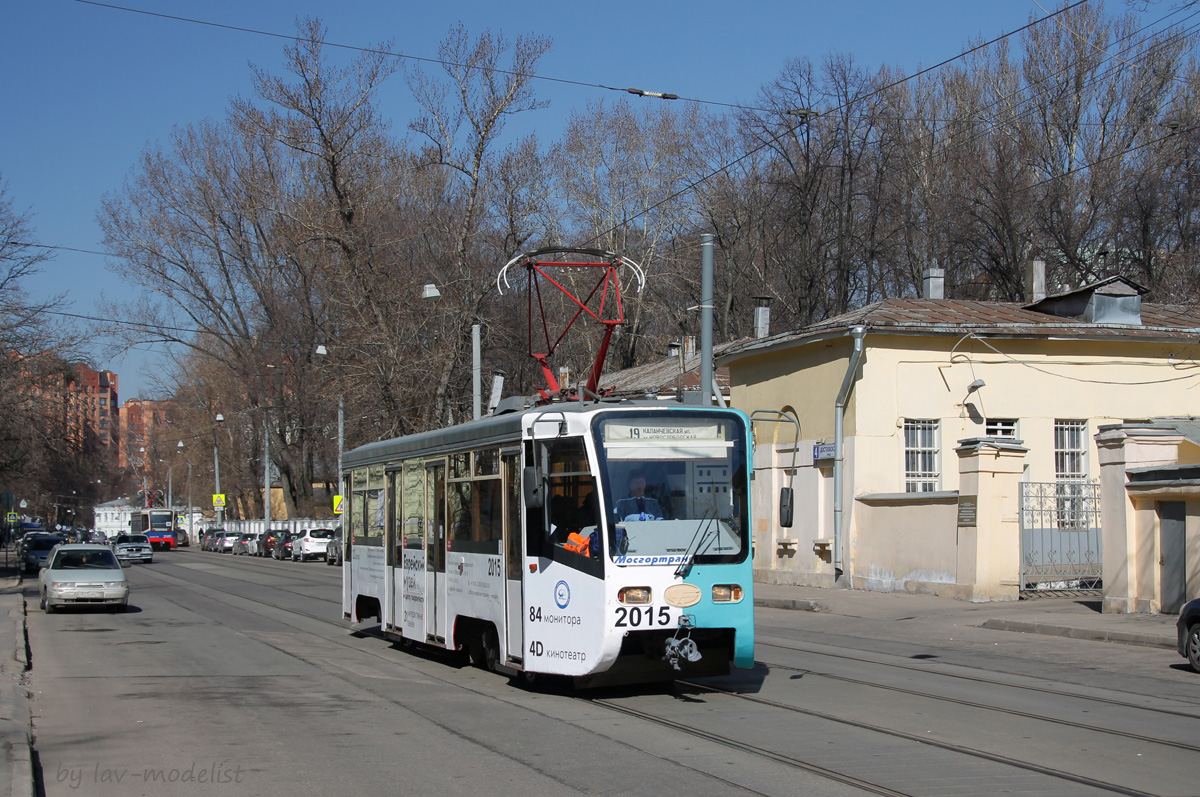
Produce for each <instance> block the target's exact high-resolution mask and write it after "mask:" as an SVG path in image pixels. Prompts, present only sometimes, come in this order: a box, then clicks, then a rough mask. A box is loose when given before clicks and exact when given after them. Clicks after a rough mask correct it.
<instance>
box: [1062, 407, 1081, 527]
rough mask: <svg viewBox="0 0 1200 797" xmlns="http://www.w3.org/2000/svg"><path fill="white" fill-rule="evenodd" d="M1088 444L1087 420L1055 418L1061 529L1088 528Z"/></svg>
mask: <svg viewBox="0 0 1200 797" xmlns="http://www.w3.org/2000/svg"><path fill="white" fill-rule="evenodd" d="M1087 448H1088V444H1087V421H1063V420H1056V421H1055V422H1054V479H1055V481H1057V482H1058V483H1059V484H1058V499H1057V502H1056V503H1057V506H1056V510H1057V513H1056V514H1057V518H1056V520H1057V526H1058V528H1060V529H1084V528H1087V525H1088V517H1089V514H1088V512H1087V502H1086V500H1085V496H1086V492H1085V491H1086V489H1087V485H1086V484H1085V482H1086V481H1087Z"/></svg>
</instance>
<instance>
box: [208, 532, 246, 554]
mask: <svg viewBox="0 0 1200 797" xmlns="http://www.w3.org/2000/svg"><path fill="white" fill-rule="evenodd" d="M241 536H242V535H240V534H238V533H237V532H236V531H225V532H222V533H221V536H220V537H218V538H217V539H216V540H214V541H213V550H214V551H216V552H217V553H232V552H233V544H234V543H235V542H237V541H238V538H239V537H241Z"/></svg>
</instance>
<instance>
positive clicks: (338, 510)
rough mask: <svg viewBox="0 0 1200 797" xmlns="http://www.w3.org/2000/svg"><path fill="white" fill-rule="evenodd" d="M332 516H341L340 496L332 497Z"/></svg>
mask: <svg viewBox="0 0 1200 797" xmlns="http://www.w3.org/2000/svg"><path fill="white" fill-rule="evenodd" d="M333 514H335V515H340V514H342V497H341V496H340V495H335V496H334V497H333Z"/></svg>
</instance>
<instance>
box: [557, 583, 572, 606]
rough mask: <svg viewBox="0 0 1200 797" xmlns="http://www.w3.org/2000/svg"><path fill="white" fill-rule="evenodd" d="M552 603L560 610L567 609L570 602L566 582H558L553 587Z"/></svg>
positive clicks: (568, 588) (569, 591)
mask: <svg viewBox="0 0 1200 797" xmlns="http://www.w3.org/2000/svg"><path fill="white" fill-rule="evenodd" d="M554 602H555V603H556V604H557V605H558V608H560V609H565V608H567V604H568V603H570V602H571V588H570V587H568V586H567V582H565V581H560V582H558V583H557V584H555V585H554Z"/></svg>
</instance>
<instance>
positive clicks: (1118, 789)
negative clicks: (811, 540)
mask: <svg viewBox="0 0 1200 797" xmlns="http://www.w3.org/2000/svg"><path fill="white" fill-rule="evenodd" d="M237 569H239V570H240V569H243V568H241V567H238V568H237ZM245 569H247V570H248V569H249V567H247V568H245ZM200 572H204V571H200ZM163 575H166V574H163ZM209 588H210V589H213V590H216V591H219V592H222V593H226V594H228V595H229V596H231V597H235V598H238V599H240V600H241V601H249V602H251V603H253V604H257V605H261V606H263V607H269V608H271V609H273V610H276V611H279V612H284V613H287V614H292V615H294V616H297V617H303V618H306V619H309V620H316V621H318V622H320V623H321V624H323V625H327V626H332V627H334V628H337V629H340V630H343V631H345V630H347V625H346V623H345V622H344V621H342V620H338V619H333V618H330V617H328V616H322V615H320V614H316V613H312V612H308V611H304V610H303V609H300V608H298V607H296V606H294V605H285V603H286V602H276V601H270V600H264V599H263V598H262V597H260V596H253V595H250V594H245V593H243V592H241V591H239V590H237V589H236V588H233V587H232V585H221V586H219V587H211V586H210V587H209ZM281 591H283V592H287V593H290V594H292V595H296V596H300V597H304V598H307V599H309V600H319V599H317V598H314V596H312V595H311V594H308V593H306V592H304V591H302V590H291V589H281ZM214 597H215V596H214ZM297 629H298V630H303V629H301V628H300V627H299V626H297ZM357 635H358V636H359V637H360V639H359V640H358V641H357V643H355V642H351V641H350V639H349V638H348V637H343V638H336V637H334V638H332V639H331V640H330V641H332V642H333V643H334V644H336V645H338V646H341V647H345V648H347V649H349V650H353V651H354V652H356V653H357V654H358V655H366V656H369V657H371V658H374V659H381V660H386V661H389V662H392V663H395V661H396V659H397V653H396V651H395V649H394V648H392V647H390V646H389V648H388V649H387V650H378V649H374V648H373V646H372V645H370V644H369V643H367V644H364V640H363V639H362V637H369V638H378V639H380V640H381V641H384V642H389V641H388V640H387V639H386V638H385V637H384V636H383V635H382V634H378V633H374V632H373V629H365V630H360V631H358V632H357ZM389 645H390V642H389ZM762 647H773V648H779V649H787V646H783V645H764V646H762ZM793 649H794V650H796V651H798V652H805V653H812V652H813V651H810V650H805V649H803V648H799V647H798V648H793ZM829 655H836V654H829ZM845 657H846V658H852V659H856V660H858V661H860V662H862V663H864V664H870V665H872V666H895V667H898V668H901V669H909V668H910V669H913V670H915V671H920V672H922V673H925V674H931V673H930V670H928V669H924V668H920V667H916V666H912V667H909V666H907V665H904V664H902V663H896V664H884V663H881V662H879V661H877V660H873V659H870V658H867V657H854V656H852V655H850V654H845ZM442 666H445V665H444V664H443V665H442ZM767 666H769V667H770V668H771V669H773V670H779V671H783V672H793V673H807V674H812V675H817V676H820V677H823V678H833V679H836V680H839V681H841V682H844V683H846V684H848V685H853V686H862V685H870V686H872V687H876V688H881V689H890V690H891V691H894V692H897V693H901V694H906V695H910V696H912V697H916V698H919V699H924V700H937V701H942V702H948V703H950V704H953V705H960V706H962V707H963V708H969V709H973V710H990V711H1002V712H1004V713H1007V714H1010V715H1013V716H1017V717H1020V718H1022V719H1030V720H1036V721H1047V722H1057V723H1059V724H1062V725H1066V726H1069V727H1072V728H1076V729H1079V730H1083V731H1087V732H1090V733H1101V734H1106V735H1111V736H1118V737H1121V738H1124V739H1127V740H1136V741H1139V742H1141V743H1143V744H1147V745H1164V746H1170V747H1174V748H1177V749H1180V750H1184V751H1187V752H1200V747H1197V746H1195V745H1190V744H1187V743H1181V742H1176V741H1174V740H1170V739H1160V738H1154V737H1149V736H1145V735H1139V734H1132V733H1129V732H1123V731H1119V730H1117V731H1114V730H1110V729H1107V728H1101V727H1097V726H1094V725H1088V724H1085V723H1078V722H1073V721H1070V720H1063V719H1061V718H1055V717H1049V716H1040V715H1037V714H1035V713H1031V712H1023V711H1013V710H1010V709H1003V708H998V707H996V706H990V705H987V704H985V703H981V702H978V701H970V700H963V699H961V698H953V697H948V696H946V695H939V694H937V693H934V692H930V691H927V690H921V689H914V688H908V687H888V686H881V685H880V684H879V683H877V682H871V681H866V680H864V679H862V678H853V677H847V676H839V675H837V674H835V673H828V672H817V671H814V670H811V669H806V668H802V667H794V666H791V665H786V664H777V663H771V664H769V665H767ZM420 669H421V670H422V675H423V676H425V677H434V678H436V679H437V680H438V681H439V682H443V683H445V684H446V685H448V686H452V687H453V688H457V689H465V690H467V691H472V692H477V693H478V694H479V695H480V697H481V698H488V699H497V696H496V695H495V694H493V693H491V692H488V691H485V690H482V689H479V688H476V687H473V686H471V685H470V684H464V683H462V679H459V678H454V677H452V676H451V677H444V676H438V675H431V673H429V672H426V671H425V670H426V668H424V667H421V668H420ZM451 672H452V673H453V672H458V670H457V669H454V670H452V671H451ZM932 674H934V675H939V676H943V675H944V676H947V677H954V678H960V679H961V678H965V679H967V680H969V681H977V682H979V683H980V684H990V685H996V686H1004V687H1009V688H1020V689H1033V690H1035V691H1042V692H1046V693H1047V694H1055V695H1060V696H1065V697H1070V698H1073V699H1080V700H1091V699H1095V700H1098V701H1100V702H1105V703H1108V704H1111V705H1114V706H1119V707H1121V708H1125V709H1138V710H1144V711H1157V710H1158V709H1155V708H1152V707H1146V706H1140V705H1137V704H1134V703H1131V702H1127V701H1119V700H1104V698H1100V697H1096V698H1091V697H1086V696H1081V695H1079V694H1077V693H1073V692H1068V691H1065V690H1053V689H1049V688H1047V687H1032V686H1026V685H1019V684H1013V683H1011V682H1008V681H1003V680H1000V679H995V678H986V677H971V676H968V675H964V674H949V673H942V672H938V673H932ZM679 686H681V687H683V688H685V689H687V690H694V691H695V692H699V693H704V694H707V695H711V696H714V697H718V698H719V699H720V700H722V701H737V702H741V701H745V702H747V703H750V704H755V705H759V706H762V707H764V708H767V709H769V710H772V711H785V712H788V713H789V714H792V715H799V716H804V717H808V718H810V719H811V720H813V721H818V722H829V723H835V724H838V725H841V726H845V727H851V728H854V729H856V730H857V731H860V732H863V733H867V734H879V735H881V736H886V737H890V738H893V739H898V740H903V741H904V742H907V743H915V744H919V745H921V746H923V747H927V748H935V749H937V750H940V751H943V752H945V753H949V754H952V755H953V756H961V757H965V758H969V759H975V760H979V761H986V762H990V763H991V764H995V765H1000V766H1002V767H1006V768H1007V767H1011V768H1014V769H1018V770H1022V771H1025V772H1028V773H1034V774H1035V775H1037V776H1042V777H1044V778H1049V779H1051V782H1058V783H1060V784H1062V786H1063V787H1064V789H1067V788H1068V787H1067V784H1068V783H1070V784H1074V785H1075V787H1083V788H1084V789H1085V790H1088V789H1092V790H1096V791H1097V792H1105V793H1110V794H1125V795H1150V794H1152V792H1148V791H1140V790H1138V789H1134V788H1129V787H1127V786H1124V785H1121V784H1118V783H1110V782H1106V781H1104V780H1102V779H1099V778H1092V777H1088V776H1086V775H1081V774H1078V773H1076V772H1070V771H1067V770H1065V769H1057V768H1055V767H1053V766H1045V765H1042V764H1038V763H1036V762H1031V761H1028V760H1023V759H1020V758H1017V757H1014V756H1009V755H1005V754H1002V753H998V752H991V751H988V750H983V749H976V748H973V747H970V746H967V745H964V744H960V743H956V742H952V741H947V740H945V739H940V740H939V739H935V738H930V737H929V736H926V735H920V734H916V733H909V732H905V731H902V730H897V729H895V728H891V727H887V726H885V725H882V724H876V723H871V722H863V721H860V720H855V719H853V718H849V717H844V716H837V715H834V714H830V713H827V712H822V711H817V710H814V709H811V708H806V707H803V706H797V705H790V704H787V703H782V702H779V701H775V700H769V699H766V698H763V697H758V696H755V695H748V694H743V693H739V692H736V691H733V690H728V689H723V688H721V687H718V686H714V685H712V684H710V683H699V682H688V681H681V682H679ZM546 691H548V692H551V693H555V692H557V690H556V689H554V688H553V687H551V688H550V689H548V690H546ZM650 691H651V692H653V690H650ZM519 694H520V691H519V690H518V689H514V699H513V701H510V702H517V701H519V697H516V695H519ZM562 694H563V696H566V697H570V698H572V699H579V700H583V701H586V702H587V703H589V704H590V705H594V706H597V707H600V708H603V709H604V710H606V711H611V712H614V713H617V714H620V715H622V716H627V717H631V718H634V719H637V720H638V721H640V722H644V723H648V724H650V725H653V726H656V727H660V728H665V729H669V730H671V731H673V732H675V733H680V734H684V735H687V736H690V737H694V738H697V739H702V740H704V741H706V742H708V743H711V744H715V745H720V746H722V747H725V748H728V749H731V750H736V751H739V752H740V753H742V754H744V755H748V756H752V757H755V758H760V759H762V760H764V761H770V762H772V763H774V764H777V765H782V766H785V767H788V768H791V769H795V770H802V771H805V772H808V773H811V774H813V775H815V776H819V777H821V778H825V779H828V780H830V781H834V782H837V783H841V784H844V785H847V786H851V787H853V788H857V789H861V790H862V791H864V792H866V793H871V794H880V795H897V796H899V797H905V796H906V795H911V794H916V793H921V792H920V790H905V788H903V787H900V788H898V787H897V784H896V783H894V782H892V783H889V782H887V781H888V779H887V778H886V777H880V778H878V779H872V778H871V777H863V775H862V773H861V772H860V773H855V772H853V771H846V770H844V769H839V768H836V767H831V766H827V765H825V764H823V763H820V762H819V761H818V760H815V759H813V758H809V757H806V756H804V755H803V754H801V755H792V754H789V752H787V751H784V750H781V749H772V748H771V746H768V745H763V744H756V743H753V742H752V741H750V740H748V739H747V738H746V736H745V735H744V734H741V733H736V732H735V733H733V734H723V733H720V732H717V731H715V730H709V729H707V728H705V727H700V725H701V724H702V723H697V722H692V721H689V719H688V716H687V714H686V713H684V714H683V716H682V717H681V716H680V712H678V711H675V710H672V709H671V707H670V706H671V704H668V705H667V706H662V704H661V701H656V700H654V695H653V694H651V695H649V696H648V697H649V700H648V701H641V700H639V704H638V705H630V704H629V701H627V700H622V699H620V698H613V697H609V696H606V695H605V694H604V693H600V694H599V695H597V694H582V695H579V694H571V693H569V692H566V691H564V692H563V693H562ZM499 699H507V698H504V697H501V698H499ZM710 699H711V698H710ZM398 705H399V704H398ZM735 713H736V712H735ZM1167 713H1171V712H1167ZM1173 713H1176V714H1178V715H1180V716H1184V717H1192V716H1193V715H1189V714H1187V713H1184V712H1173ZM609 738H613V737H609ZM883 744H886V743H881V746H882V745H883ZM671 760H672V763H674V764H675V765H677V766H681V767H685V768H688V769H691V770H693V771H695V772H697V773H700V774H704V775H705V776H706V777H714V778H717V779H720V778H719V776H718V775H715V774H714V773H713V772H711V771H708V770H705V769H702V768H697V767H694V766H691V765H689V763H687V762H685V761H678V760H675V759H671ZM735 785H738V786H740V787H741V788H748V787H747V786H745V785H744V784H735ZM749 790H750V791H754V790H753V789H749ZM764 793H765V792H764ZM1043 793H1055V792H1054V790H1052V789H1048V790H1045V791H1044V792H1043Z"/></svg>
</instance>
